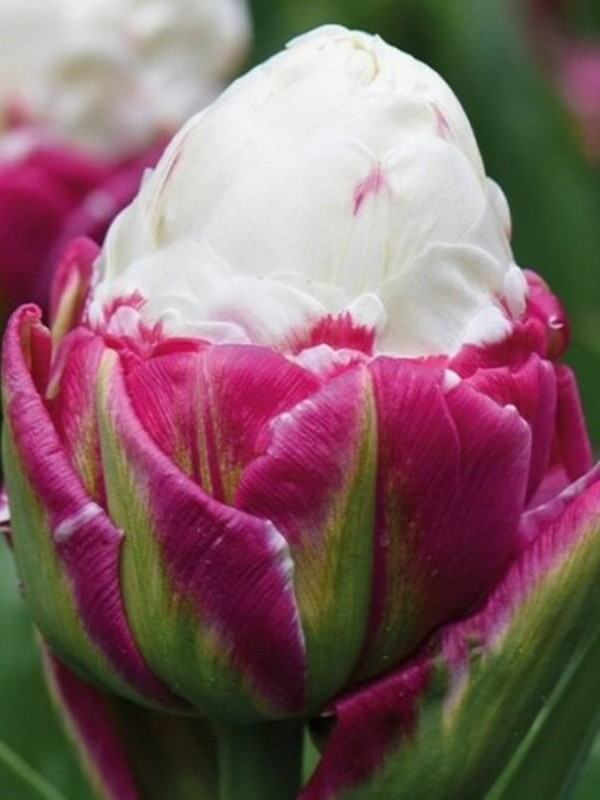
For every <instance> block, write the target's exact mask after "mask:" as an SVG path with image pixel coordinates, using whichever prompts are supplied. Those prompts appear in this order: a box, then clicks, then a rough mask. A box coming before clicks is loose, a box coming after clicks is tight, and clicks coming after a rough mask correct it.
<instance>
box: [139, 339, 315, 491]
mask: <svg viewBox="0 0 600 800" xmlns="http://www.w3.org/2000/svg"><path fill="white" fill-rule="evenodd" d="M126 384H127V389H128V391H129V394H130V397H131V402H132V405H133V408H134V409H135V413H136V415H137V417H138V418H139V420H140V421H141V423H142V424H143V425H144V428H145V429H146V431H147V432H148V433H149V434H150V436H151V437H152V439H153V440H154V441H155V442H156V444H158V446H159V447H160V448H161V450H162V451H163V452H164V453H165V454H166V455H168V456H169V457H170V458H171V459H172V460H173V461H174V462H175V463H176V464H177V465H178V467H179V468H180V469H181V470H183V471H184V472H185V473H186V474H188V475H189V476H190V477H191V478H193V480H194V481H196V482H197V483H198V484H199V485H200V486H201V487H202V488H203V489H204V490H205V491H206V492H207V493H208V494H210V495H211V496H212V497H214V498H215V499H217V500H221V501H224V502H227V503H231V502H232V501H233V496H234V492H235V488H236V485H237V481H238V480H239V476H240V474H241V472H242V470H243V468H244V467H245V466H246V465H247V464H248V462H249V461H251V460H252V459H253V458H255V457H256V456H257V455H258V454H259V453H260V452H261V447H262V444H263V442H264V440H266V439H267V438H268V436H269V427H268V426H269V423H270V421H271V420H272V419H273V418H274V417H276V416H277V415H278V414H281V413H283V412H285V411H286V410H288V409H289V408H291V407H293V406H295V405H296V404H297V403H299V402H301V401H302V400H304V399H305V398H306V397H308V396H309V395H311V394H312V393H313V392H314V391H315V390H316V389H317V388H318V387H319V381H318V380H317V379H316V378H315V377H314V376H313V375H312V374H311V373H310V372H307V371H306V370H304V369H302V368H300V367H299V366H297V365H295V364H293V363H291V362H290V361H288V360H287V359H285V358H284V357H283V356H281V355H279V354H277V353H275V352H273V351H271V350H268V349H267V348H263V347H254V346H252V345H245V346H236V345H221V346H214V347H204V348H202V349H201V350H198V349H197V350H196V351H194V350H191V349H190V348H186V347H185V345H182V346H181V348H180V349H179V350H177V349H176V347H175V346H173V348H172V349H171V350H170V351H166V352H164V353H162V352H160V351H159V352H158V353H157V355H155V356H154V357H152V358H149V359H143V360H138V361H136V362H134V363H132V364H131V365H128V367H127V371H126Z"/></svg>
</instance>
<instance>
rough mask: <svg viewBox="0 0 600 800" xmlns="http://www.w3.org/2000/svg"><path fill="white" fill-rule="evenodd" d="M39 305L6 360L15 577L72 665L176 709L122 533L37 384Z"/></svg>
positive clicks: (8, 346)
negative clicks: (146, 645) (139, 609)
mask: <svg viewBox="0 0 600 800" xmlns="http://www.w3.org/2000/svg"><path fill="white" fill-rule="evenodd" d="M39 318H40V312H39V309H37V308H36V307H35V306H23V307H22V308H21V309H19V311H17V312H16V313H15V314H14V315H13V317H12V319H11V321H10V323H9V328H8V331H7V335H6V341H5V349H4V358H3V391H4V402H5V406H4V411H5V428H4V435H3V447H4V459H5V461H4V463H5V465H9V467H10V468H9V469H7V486H8V494H9V500H10V507H11V534H12V543H13V547H14V552H15V559H16V563H17V569H18V573H19V577H20V579H21V581H22V583H23V588H24V592H25V594H26V596H27V601H28V604H29V607H30V609H31V611H32V614H33V617H34V620H35V622H36V624H37V626H38V627H39V629H40V630H41V632H42V633H43V635H44V636H45V638H46V640H47V641H48V643H49V645H50V646H51V647H52V649H53V650H55V651H56V652H57V653H59V654H61V656H62V657H63V658H64V659H65V660H67V661H68V662H69V663H70V664H72V666H73V667H74V668H76V669H77V671H78V672H80V673H81V674H84V675H89V676H91V677H93V678H94V679H95V680H99V681H101V682H102V683H103V684H104V685H106V686H108V687H111V688H112V689H113V690H114V691H116V692H118V693H121V694H124V695H125V696H128V697H131V698H132V699H137V700H138V701H140V700H141V701H142V702H148V703H151V704H154V705H158V706H164V707H175V708H176V707H180V706H182V705H183V704H182V703H180V702H179V701H177V700H176V699H175V698H174V697H173V696H172V695H171V693H170V692H169V691H168V690H167V689H166V688H165V687H164V685H163V684H162V683H161V682H160V681H159V680H158V679H157V678H156V677H155V676H154V675H153V673H152V672H151V671H150V670H149V669H148V666H147V665H146V663H145V661H144V659H143V658H142V656H141V654H140V652H139V650H138V648H137V645H136V643H135V641H134V639H133V636H132V634H131V630H130V627H129V624H128V621H127V618H126V615H125V609H124V605H123V600H122V597H121V588H120V558H121V548H122V541H123V534H122V532H121V531H120V530H119V529H118V528H116V527H115V526H114V525H113V523H112V522H111V521H110V519H109V518H108V517H107V516H106V514H105V512H104V509H103V508H102V506H101V505H99V504H98V503H97V502H95V500H94V499H93V498H92V497H91V496H90V495H89V494H88V492H87V491H86V489H85V487H84V485H83V483H82V481H81V480H80V478H79V476H78V475H77V474H76V472H75V471H74V469H73V466H72V463H71V461H70V459H69V457H68V455H67V453H66V452H65V450H64V448H63V445H62V443H61V441H60V438H59V436H58V433H57V431H56V428H55V427H54V425H53V423H52V419H51V416H50V414H49V412H48V410H47V408H46V406H45V404H44V400H43V397H42V396H41V395H40V391H42V392H43V391H44V388H45V384H46V381H47V375H48V365H49V358H50V334H49V332H48V330H47V329H46V328H44V327H43V325H41V323H40V321H39Z"/></svg>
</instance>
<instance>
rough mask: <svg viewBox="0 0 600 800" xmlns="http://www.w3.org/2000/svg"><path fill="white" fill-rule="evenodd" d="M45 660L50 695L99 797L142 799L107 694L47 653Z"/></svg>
mask: <svg viewBox="0 0 600 800" xmlns="http://www.w3.org/2000/svg"><path fill="white" fill-rule="evenodd" d="M44 661H45V667H46V675H47V679H48V681H49V683H50V687H51V689H52V692H53V695H54V697H55V699H56V702H57V704H58V705H59V706H60V707H61V709H62V710H63V713H64V715H65V718H66V721H67V723H68V727H69V732H70V733H71V734H72V735H73V737H74V738H75V741H76V743H77V746H78V749H79V750H80V752H81V756H82V760H83V761H84V763H85V765H86V767H87V771H88V772H89V773H90V777H91V778H92V781H93V783H94V785H95V786H97V787H98V788H100V790H101V792H102V797H103V798H105V799H106V800H143V798H142V797H141V795H140V794H139V792H138V790H137V788H136V785H135V778H134V775H133V773H132V771H131V769H130V766H129V764H128V763H127V758H126V756H125V752H124V749H123V745H122V743H121V741H120V739H119V736H118V733H117V731H116V730H115V728H114V725H113V720H112V719H111V715H110V711H109V708H108V704H109V703H110V700H109V698H108V697H107V696H105V695H103V694H101V693H100V692H99V691H98V690H97V689H95V688H93V687H92V686H91V685H90V684H89V683H84V682H83V681H81V680H79V678H77V677H76V676H75V675H74V674H73V673H72V672H70V671H69V670H68V669H66V667H64V666H63V665H62V664H61V663H60V661H57V659H55V658H54V657H53V656H52V655H51V654H50V653H45V659H44Z"/></svg>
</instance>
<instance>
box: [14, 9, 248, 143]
mask: <svg viewBox="0 0 600 800" xmlns="http://www.w3.org/2000/svg"><path fill="white" fill-rule="evenodd" d="M249 30H250V21H249V15H248V10H247V7H246V4H245V2H244V0H86V2H80V0H3V3H2V5H1V6H0V130H1V129H2V127H5V126H6V125H7V124H10V120H11V117H14V116H15V115H16V116H24V117H25V118H27V119H31V120H32V121H34V122H36V123H42V124H44V125H46V126H47V127H48V128H49V129H50V130H54V131H56V132H58V133H59V134H61V135H64V136H66V137H67V138H69V139H71V140H72V141H74V142H75V143H80V144H83V145H85V146H87V147H89V148H91V149H94V150H98V151H100V152H109V153H112V152H113V151H114V149H115V147H116V148H117V149H119V150H120V151H127V150H134V149H136V148H139V147H140V146H143V145H145V144H147V143H148V142H149V141H151V140H152V139H154V138H156V136H157V135H161V134H164V133H167V132H171V131H173V130H174V129H176V128H177V127H179V125H181V124H182V123H183V122H184V121H185V120H186V119H187V118H188V117H189V116H190V115H191V114H192V113H194V112H195V111H197V110H198V109H199V108H201V107H203V106H204V105H205V104H206V103H207V102H208V101H210V100H211V99H212V98H213V97H214V95H216V94H217V93H218V91H220V89H221V88H222V84H223V82H224V80H225V79H226V78H227V77H228V76H229V75H230V74H231V72H232V71H233V68H234V66H235V65H236V64H237V62H238V60H239V59H240V57H241V55H242V54H243V52H244V50H245V47H246V45H247V42H248V37H249Z"/></svg>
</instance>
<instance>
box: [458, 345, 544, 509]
mask: <svg viewBox="0 0 600 800" xmlns="http://www.w3.org/2000/svg"><path fill="white" fill-rule="evenodd" d="M469 383H470V384H472V385H473V386H475V387H476V388H477V389H478V390H479V391H480V392H482V393H483V394H485V395H488V396H489V397H491V398H493V399H494V400H495V401H496V402H497V403H499V404H500V405H502V406H507V405H514V406H515V408H516V409H517V411H518V412H519V414H520V415H521V417H523V419H524V420H525V421H526V422H527V424H528V425H529V428H530V430H531V465H530V469H529V480H528V486H527V498H528V499H529V498H530V497H531V496H532V495H533V494H534V493H535V492H536V491H537V489H538V487H539V485H540V483H541V481H542V478H543V477H544V474H545V473H546V470H547V469H548V466H549V461H550V452H551V446H552V442H553V438H554V430H555V425H556V405H557V401H556V394H557V389H556V378H555V367H554V365H553V364H551V363H550V362H549V361H543V360H542V359H541V358H539V356H536V355H532V356H531V357H530V358H529V360H528V361H527V362H525V364H523V365H522V366H521V367H519V368H518V369H515V370H510V369H508V368H496V369H482V370H478V371H477V372H475V373H474V375H472V376H471V378H469Z"/></svg>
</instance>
